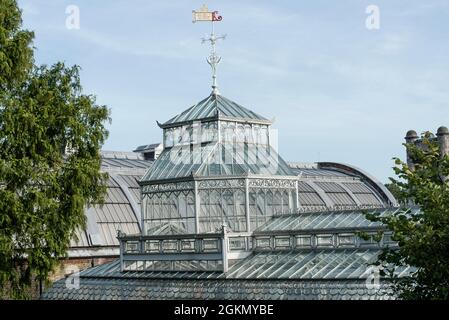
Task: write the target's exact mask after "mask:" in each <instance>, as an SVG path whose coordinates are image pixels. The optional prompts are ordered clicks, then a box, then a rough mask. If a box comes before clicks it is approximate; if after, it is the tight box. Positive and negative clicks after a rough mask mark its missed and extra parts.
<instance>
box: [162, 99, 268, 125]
mask: <svg viewBox="0 0 449 320" xmlns="http://www.w3.org/2000/svg"><path fill="white" fill-rule="evenodd" d="M222 118H226V119H246V120H248V119H251V120H257V121H258V122H264V123H267V124H270V123H271V122H270V121H269V120H268V119H266V118H264V117H262V116H260V115H258V114H257V113H255V112H253V111H251V110H249V109H246V108H245V107H242V106H241V105H239V104H237V103H235V102H234V101H231V100H229V99H227V98H225V97H223V96H221V95H216V94H211V95H210V96H208V97H207V98H205V99H203V100H201V101H200V102H198V103H197V104H195V105H194V106H192V107H190V108H189V109H187V110H185V111H184V112H182V113H180V114H178V115H177V116H175V117H173V118H171V119H170V120H168V121H167V122H165V123H164V124H162V125H161V127H169V126H171V125H173V124H176V123H183V122H189V121H195V120H201V119H222Z"/></svg>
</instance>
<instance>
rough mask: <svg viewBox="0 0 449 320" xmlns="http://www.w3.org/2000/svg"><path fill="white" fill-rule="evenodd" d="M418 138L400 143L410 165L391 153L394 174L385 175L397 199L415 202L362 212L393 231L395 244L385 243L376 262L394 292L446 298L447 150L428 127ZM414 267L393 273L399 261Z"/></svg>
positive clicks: (448, 281)
mask: <svg viewBox="0 0 449 320" xmlns="http://www.w3.org/2000/svg"><path fill="white" fill-rule="evenodd" d="M421 140H422V144H421V145H420V146H416V145H415V144H405V146H406V148H407V151H408V152H409V154H410V156H411V159H412V160H413V163H414V168H410V167H409V166H408V165H407V164H406V163H404V162H402V161H401V160H400V159H398V158H395V159H394V160H395V164H396V166H395V168H394V171H395V173H396V175H397V178H396V179H394V178H390V180H391V182H392V185H393V186H394V188H395V190H396V191H397V192H396V194H397V196H398V197H399V200H401V201H402V202H403V203H407V202H408V203H409V207H410V206H414V205H415V206H417V210H412V209H410V208H409V209H407V208H404V209H403V210H399V211H398V212H397V213H395V214H392V215H389V216H384V217H381V216H379V215H368V218H369V219H370V220H373V221H380V222H382V223H384V224H385V225H387V226H388V228H389V229H390V230H391V231H393V240H395V241H397V243H398V248H388V249H385V250H384V251H383V252H382V254H381V255H380V256H379V259H378V261H377V263H376V264H378V265H381V266H383V268H384V274H386V275H389V276H390V277H391V278H392V279H393V288H394V291H395V293H396V294H397V295H398V296H399V297H400V298H403V299H449V185H448V180H447V178H446V177H448V176H449V156H448V155H444V154H442V153H441V151H440V147H439V144H438V142H437V141H436V138H435V137H434V136H433V135H432V134H431V133H429V132H426V133H424V134H422V135H421ZM406 266H411V267H414V269H415V270H416V271H415V272H413V273H412V274H411V275H410V276H407V277H404V278H398V277H397V273H394V271H395V270H397V269H398V268H400V267H406Z"/></svg>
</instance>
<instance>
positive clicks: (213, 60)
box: [192, 5, 226, 94]
mask: <svg viewBox="0 0 449 320" xmlns="http://www.w3.org/2000/svg"><path fill="white" fill-rule="evenodd" d="M192 12H193V21H192V22H193V23H195V22H200V21H209V22H211V24H212V32H211V34H210V36H209V37H208V38H202V39H201V40H202V41H201V42H202V43H205V42H207V41H209V42H210V44H211V52H210V55H209V57H208V58H207V63H208V64H209V65H210V66H211V68H212V93H213V94H220V93H219V91H218V85H217V66H218V64H219V63H220V61H221V57H220V56H219V55H217V52H216V51H215V44H216V43H217V41H218V40H224V39H225V38H226V35H222V36H216V35H215V28H214V22H217V21H221V20H222V19H223V18H222V17H221V16H219V15H218V11H209V9H208V8H207V6H206V5H203V6H202V7H201V8H200V9H199V10H197V11H195V10H193V11H192Z"/></svg>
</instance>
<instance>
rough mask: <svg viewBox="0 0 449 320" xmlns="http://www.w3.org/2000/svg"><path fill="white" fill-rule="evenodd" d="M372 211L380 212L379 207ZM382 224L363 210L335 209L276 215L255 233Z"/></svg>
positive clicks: (388, 212)
mask: <svg viewBox="0 0 449 320" xmlns="http://www.w3.org/2000/svg"><path fill="white" fill-rule="evenodd" d="M397 210H399V209H385V210H383V211H381V213H380V215H381V216H384V215H388V214H392V213H393V212H394V211H397ZM367 211H368V210H367ZM370 211H371V212H379V209H374V210H370ZM380 226H381V224H380V223H379V222H372V221H369V220H368V219H366V217H365V215H364V214H363V212H361V210H354V211H341V210H335V211H325V212H309V213H301V214H290V215H280V216H275V217H273V218H272V219H271V220H270V221H268V222H267V223H266V224H265V225H263V226H262V227H260V228H259V229H257V230H255V234H257V233H265V232H273V231H306V230H307V231H309V230H321V229H343V228H344V229H356V228H368V227H380Z"/></svg>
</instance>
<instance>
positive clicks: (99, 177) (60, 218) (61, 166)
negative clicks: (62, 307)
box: [0, 0, 109, 298]
mask: <svg viewBox="0 0 449 320" xmlns="http://www.w3.org/2000/svg"><path fill="white" fill-rule="evenodd" d="M32 39H33V33H32V32H29V31H26V30H21V12H20V10H19V9H18V7H17V3H16V1H15V0H2V1H1V2H0V285H2V287H3V286H6V285H7V286H8V287H9V288H10V294H11V295H12V297H16V298H24V297H26V296H24V292H26V291H27V288H28V287H29V285H30V283H31V280H32V279H38V280H46V279H47V278H48V275H49V273H50V272H51V271H52V270H53V268H54V266H55V265H56V263H57V262H58V260H59V259H60V258H62V257H64V256H65V254H66V251H67V249H68V247H69V244H70V239H72V238H73V236H74V234H75V232H76V230H78V229H79V228H84V226H85V214H84V210H85V207H86V206H87V205H89V204H90V203H93V202H101V201H102V199H103V196H104V193H105V179H106V178H107V177H106V175H105V174H103V173H101V172H100V167H101V159H100V152H99V151H100V148H101V146H102V144H103V143H104V141H105V139H106V137H107V131H106V129H105V127H104V123H105V121H107V120H108V119H109V111H108V109H107V108H106V107H105V106H100V105H97V104H96V101H95V97H94V96H92V95H85V94H83V93H82V87H81V84H80V76H79V67H77V66H74V67H66V66H65V65H64V64H63V63H56V64H55V65H53V66H36V65H35V64H34V61H33V49H32V47H31V44H32Z"/></svg>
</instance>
